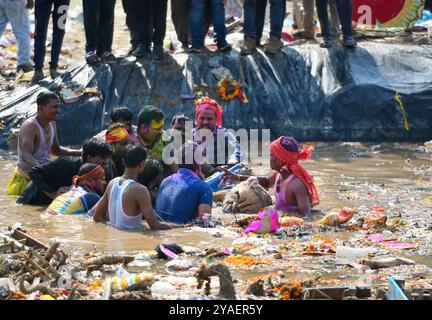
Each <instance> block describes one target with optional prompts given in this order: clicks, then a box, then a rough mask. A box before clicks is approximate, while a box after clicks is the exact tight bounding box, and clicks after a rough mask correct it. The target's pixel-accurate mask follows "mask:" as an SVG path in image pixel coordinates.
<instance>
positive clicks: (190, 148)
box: [178, 141, 201, 171]
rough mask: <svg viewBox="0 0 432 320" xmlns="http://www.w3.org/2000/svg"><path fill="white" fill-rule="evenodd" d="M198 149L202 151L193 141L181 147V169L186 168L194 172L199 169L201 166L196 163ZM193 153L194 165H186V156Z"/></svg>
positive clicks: (179, 164) (179, 162) (179, 163)
mask: <svg viewBox="0 0 432 320" xmlns="http://www.w3.org/2000/svg"><path fill="white" fill-rule="evenodd" d="M197 148H200V149H201V147H200V146H199V144H198V143H196V142H192V141H188V142H186V143H185V144H183V145H182V146H181V147H180V150H179V151H180V152H179V156H180V159H179V161H178V167H179V168H186V169H189V170H192V171H195V170H197V169H199V167H200V165H199V164H198V163H197V162H196V161H195V150H196V149H197ZM191 153H192V154H193V163H185V162H186V155H187V154H191Z"/></svg>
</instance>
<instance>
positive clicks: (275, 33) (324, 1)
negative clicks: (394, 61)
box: [0, 0, 356, 82]
mask: <svg viewBox="0 0 432 320" xmlns="http://www.w3.org/2000/svg"><path fill="white" fill-rule="evenodd" d="M167 1H168V0H149V1H142V0H122V5H123V8H124V12H125V14H126V24H127V27H128V29H129V31H130V42H131V47H130V50H129V55H134V56H136V57H137V58H154V59H157V60H160V59H162V58H163V56H164V49H163V41H164V38H165V34H166V23H167V11H168V10H167V7H168V5H167ZM240 2H241V3H242V4H243V20H244V24H243V33H244V43H243V45H242V46H241V53H242V54H245V55H247V54H251V53H253V52H254V51H255V50H256V49H257V48H258V47H263V48H264V51H265V52H266V53H267V54H276V53H277V52H278V51H280V50H281V48H282V41H281V34H282V28H283V22H284V19H285V15H286V1H285V0H240ZM268 2H269V5H270V34H269V39H268V42H267V43H266V44H265V45H264V46H262V44H261V38H262V35H263V29H264V20H265V12H266V7H267V4H268ZM69 4H70V0H27V1H25V0H0V36H1V35H2V34H3V32H4V30H5V27H6V24H7V23H8V22H10V23H11V25H12V29H13V32H14V34H15V36H16V38H17V42H18V51H17V55H18V63H17V71H18V72H19V71H21V70H22V71H23V72H30V71H32V70H33V69H34V71H35V73H34V76H33V82H39V81H40V80H42V79H43V78H44V77H45V75H44V72H43V69H44V61H45V54H46V41H47V32H48V25H49V21H50V18H51V19H52V23H53V29H52V32H53V34H52V43H51V61H50V63H49V66H50V67H49V69H50V75H51V77H52V78H56V77H57V76H59V72H58V70H57V68H58V62H59V56H60V53H61V48H62V43H63V39H64V36H65V24H66V20H67V14H68V7H69ZM82 4H83V15H84V29H85V38H86V44H85V52H86V55H85V58H86V61H87V62H88V63H89V64H91V65H95V64H98V63H99V62H103V63H112V62H114V61H115V60H116V57H115V55H114V53H113V50H112V45H113V34H114V10H115V5H116V0H83V2H82ZM33 7H34V9H35V10H34V14H35V21H36V24H35V30H34V55H33V62H34V64H32V63H31V45H30V43H31V41H30V33H31V31H32V30H30V28H31V25H30V19H29V12H28V9H31V8H33ZM303 7H304V11H303V13H304V17H303V19H304V30H302V31H300V32H298V33H297V34H296V36H297V37H303V38H305V39H313V38H314V36H315V7H316V11H317V15H318V20H319V22H320V25H321V33H322V36H323V42H322V44H321V45H322V46H323V47H327V48H328V47H330V46H331V45H332V42H333V39H335V38H337V37H338V34H339V29H340V26H341V29H342V33H343V45H345V46H347V47H354V46H355V45H356V43H355V40H354V38H353V32H352V26H351V20H352V0H319V1H315V0H303ZM328 7H330V12H331V19H330V20H329V16H328ZM171 12H172V14H171V20H172V22H173V24H174V27H175V30H176V33H177V38H178V40H179V41H180V42H181V43H182V46H183V48H184V49H185V50H188V51H189V52H191V53H201V52H205V51H206V47H205V41H204V40H205V36H206V34H207V32H208V30H209V27H210V26H211V25H213V30H214V40H215V43H216V44H217V47H218V50H219V51H220V52H227V51H230V50H231V45H230V44H229V43H228V42H227V40H226V35H227V28H226V23H225V1H224V0H171ZM329 21H330V22H329Z"/></svg>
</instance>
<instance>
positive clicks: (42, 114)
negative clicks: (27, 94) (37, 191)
mask: <svg viewBox="0 0 432 320" xmlns="http://www.w3.org/2000/svg"><path fill="white" fill-rule="evenodd" d="M36 103H37V115H36V116H33V117H31V118H29V119H27V120H26V121H24V122H23V124H22V125H21V128H20V131H19V135H18V148H17V153H18V163H17V168H16V169H15V170H14V172H13V175H12V178H11V180H10V181H9V183H8V185H7V188H6V191H7V194H8V195H18V196H19V195H21V193H22V192H23V190H24V189H25V187H26V186H27V184H28V183H29V182H30V180H31V179H30V177H29V175H28V172H29V171H30V169H32V168H33V167H38V166H40V165H43V164H45V163H47V162H49V161H51V153H52V154H53V155H56V156H79V155H81V150H75V149H68V148H65V147H62V146H60V143H59V141H58V136H57V128H56V124H55V121H56V119H57V115H58V114H59V112H60V99H59V97H58V95H57V94H55V93H53V92H49V91H48V92H42V93H40V94H39V95H38V97H37V100H36Z"/></svg>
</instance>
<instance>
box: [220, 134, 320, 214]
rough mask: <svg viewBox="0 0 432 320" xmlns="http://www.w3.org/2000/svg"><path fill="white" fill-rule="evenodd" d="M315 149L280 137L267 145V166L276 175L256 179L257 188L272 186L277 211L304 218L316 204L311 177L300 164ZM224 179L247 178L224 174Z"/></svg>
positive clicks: (317, 201)
mask: <svg viewBox="0 0 432 320" xmlns="http://www.w3.org/2000/svg"><path fill="white" fill-rule="evenodd" d="M313 150H314V148H313V147H311V146H306V145H305V146H303V148H300V147H299V145H298V143H297V141H296V140H295V139H294V138H292V137H284V136H282V137H280V138H279V139H277V140H275V141H273V142H272V143H271V145H270V166H271V168H272V170H274V171H275V172H274V173H273V174H272V175H271V176H270V177H258V181H259V184H261V185H262V186H263V187H265V188H269V187H271V186H272V185H274V192H275V206H276V209H277V210H281V211H285V212H292V211H296V212H298V213H300V214H301V215H303V216H305V215H307V214H309V213H310V210H311V207H313V206H315V205H318V204H319V196H318V190H317V188H316V186H315V184H314V183H313V176H312V175H311V174H310V173H309V172H307V171H306V170H305V169H304V168H303V167H302V166H301V165H300V164H299V161H304V160H307V159H309V158H310V156H311V155H312V152H313ZM225 178H226V179H231V180H237V181H245V180H247V179H248V178H249V177H248V176H242V175H236V174H233V173H230V172H229V171H226V174H225Z"/></svg>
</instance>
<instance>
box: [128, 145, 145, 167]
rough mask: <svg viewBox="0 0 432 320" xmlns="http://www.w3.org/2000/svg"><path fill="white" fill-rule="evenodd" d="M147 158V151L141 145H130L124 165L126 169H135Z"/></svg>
mask: <svg viewBox="0 0 432 320" xmlns="http://www.w3.org/2000/svg"><path fill="white" fill-rule="evenodd" d="M146 158H147V150H146V148H144V147H143V146H141V145H139V144H128V145H127V147H126V155H125V156H124V163H125V165H126V168H129V169H131V168H135V167H137V166H138V165H139V164H140V163H141V162H142V161H144V160H145V159H146Z"/></svg>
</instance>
